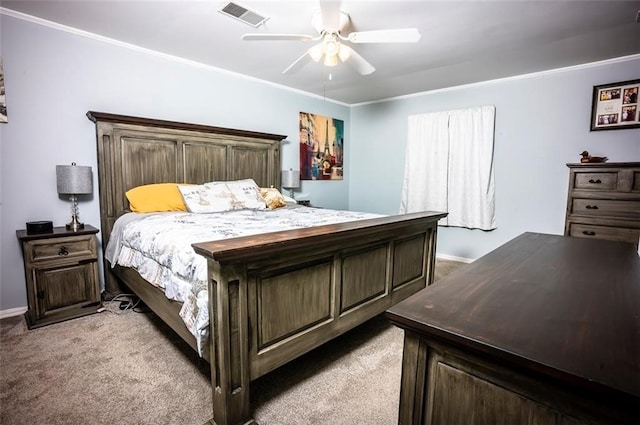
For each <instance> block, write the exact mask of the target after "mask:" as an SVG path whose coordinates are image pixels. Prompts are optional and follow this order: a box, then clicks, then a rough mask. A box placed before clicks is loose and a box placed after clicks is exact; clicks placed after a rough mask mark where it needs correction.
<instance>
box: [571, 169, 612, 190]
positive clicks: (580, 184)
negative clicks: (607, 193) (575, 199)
mask: <svg viewBox="0 0 640 425" xmlns="http://www.w3.org/2000/svg"><path fill="white" fill-rule="evenodd" d="M617 181H618V173H616V172H607V173H605V172H603V173H576V177H575V182H574V185H573V188H574V189H587V190H614V189H615V188H616V182H617Z"/></svg>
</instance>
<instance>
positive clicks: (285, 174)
mask: <svg viewBox="0 0 640 425" xmlns="http://www.w3.org/2000/svg"><path fill="white" fill-rule="evenodd" d="M282 187H286V188H287V189H289V188H297V187H300V171H299V170H292V169H288V170H282Z"/></svg>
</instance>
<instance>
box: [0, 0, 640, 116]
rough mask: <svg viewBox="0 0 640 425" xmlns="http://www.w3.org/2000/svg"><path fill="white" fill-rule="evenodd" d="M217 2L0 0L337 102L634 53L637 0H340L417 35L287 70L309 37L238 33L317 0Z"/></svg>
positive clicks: (293, 18)
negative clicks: (358, 67)
mask: <svg viewBox="0 0 640 425" xmlns="http://www.w3.org/2000/svg"><path fill="white" fill-rule="evenodd" d="M226 3H227V2H224V1H219V0H207V1H187V0H182V1H131V0H128V1H127V0H125V1H117V0H111V1H97V0H85V1H79V0H73V1H62V0H48V1H32V0H17V1H10V0H0V5H1V6H2V7H3V8H4V9H5V10H4V11H5V12H7V13H10V14H11V13H12V12H11V11H17V12H21V13H24V14H27V15H30V16H34V17H37V18H42V19H45V20H47V21H51V22H55V23H59V24H63V25H66V26H69V27H72V28H76V29H80V30H83V31H87V32H90V33H93V34H97V35H100V36H104V37H108V38H111V39H115V40H118V41H121V42H125V43H129V44H132V45H135V46H139V47H143V48H146V49H151V50H154V51H158V52H162V53H165V54H169V55H174V56H178V57H181V58H185V59H188V60H191V61H195V62H199V63H202V64H206V65H210V66H213V67H216V68H220V69H224V70H228V71H232V72H234V73H239V74H244V75H247V76H251V77H254V78H257V79H260V80H265V81H269V82H272V83H275V84H279V85H282V86H287V87H291V88H294V89H297V90H302V91H304V92H308V93H313V94H316V95H319V96H322V97H326V98H327V99H332V100H336V101H339V102H344V103H346V104H355V103H361V102H368V101H374V100H380V99H386V98H391V97H396V96H402V95H406V94H411V93H418V92H423V91H429V90H435V89H440V88H444V87H451V86H457V85H463V84H470V83H474V82H479V81H486V80H492V79H497V78H503V77H509V76H515V75H522V74H527V73H531V72H537V71H543V70H549V69H556V68H562V67H567V66H572V65H579V64H584V63H591V62H597V61H601V60H606V59H610V58H617V57H622V56H627V55H632V54H638V53H640V23H637V22H636V19H637V15H638V13H639V12H640V1H638V0H635V1H618V0H605V1H585V0H551V1H547V0H528V1H527V0H510V1H493V0H484V1H481V0H476V1H454V0H449V1H390V0H387V1H375V0H368V1H362V0H360V1H358V0H345V1H342V2H341V9H342V10H344V11H345V12H347V13H348V14H349V15H350V18H351V22H350V24H349V25H348V26H347V28H346V29H345V30H343V34H345V35H346V34H347V33H348V32H351V31H369V30H379V29H393V28H407V27H415V28H418V30H419V31H420V33H421V34H422V37H421V39H420V41H419V42H418V43H403V44H391V43H383V44H357V45H356V44H353V45H351V47H352V48H354V49H355V50H356V51H357V52H358V53H359V54H360V55H361V56H363V57H364V58H365V59H366V60H368V61H369V62H370V63H371V64H373V65H374V66H375V67H376V71H375V72H374V73H373V74H370V75H366V76H362V75H359V74H358V73H357V72H356V71H355V70H354V69H353V68H352V67H350V66H349V65H348V64H347V63H341V64H339V65H338V66H336V67H325V66H323V65H321V64H319V63H314V62H311V63H309V64H307V65H306V66H305V67H304V68H302V69H301V70H300V71H298V72H297V73H295V74H293V75H284V74H283V73H282V71H283V70H284V69H285V68H287V67H288V66H289V65H290V64H291V63H292V62H293V61H295V60H296V59H297V58H298V57H300V56H301V55H302V54H303V53H304V52H305V51H306V50H307V49H308V48H309V47H311V46H312V45H313V44H312V43H309V42H301V41H242V40H241V39H240V37H241V36H242V34H245V33H256V32H258V33H289V34H292V33H295V34H311V35H316V34H315V32H314V29H313V27H312V26H311V17H312V15H313V13H314V11H316V10H317V9H318V8H319V3H318V1H306V0H298V1H273V0H272V1H266V0H265V1H247V0H238V1H236V3H238V4H240V5H242V6H244V7H246V8H248V9H251V10H253V11H255V12H257V13H259V14H261V15H263V16H266V17H268V18H269V19H268V21H267V22H266V23H265V25H263V26H262V27H260V28H257V29H256V28H253V27H251V26H249V25H247V24H245V23H243V22H240V21H237V20H235V19H233V18H230V17H228V16H225V15H223V14H221V13H219V12H218V9H220V8H221V7H222V6H223V5H225V4H226ZM7 9H9V11H7ZM14 15H15V16H18V15H17V14H14ZM638 72H639V77H640V70H639V71H638ZM330 75H331V79H329V76H330ZM603 83H605V82H603Z"/></svg>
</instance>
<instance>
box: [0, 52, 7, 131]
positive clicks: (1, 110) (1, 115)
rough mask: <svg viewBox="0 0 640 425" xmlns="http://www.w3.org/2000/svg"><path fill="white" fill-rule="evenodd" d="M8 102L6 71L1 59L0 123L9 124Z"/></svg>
mask: <svg viewBox="0 0 640 425" xmlns="http://www.w3.org/2000/svg"><path fill="white" fill-rule="evenodd" d="M8 122H9V118H8V117H7V101H6V98H5V94H4V70H3V68H2V58H1V57H0V123H8Z"/></svg>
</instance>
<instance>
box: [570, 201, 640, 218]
mask: <svg viewBox="0 0 640 425" xmlns="http://www.w3.org/2000/svg"><path fill="white" fill-rule="evenodd" d="M571 214H578V215H588V216H598V217H603V216H606V217H619V218H635V219H637V220H640V200H638V201H635V200H634V201H622V200H607V199H580V198H575V199H573V203H572V206H571Z"/></svg>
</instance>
